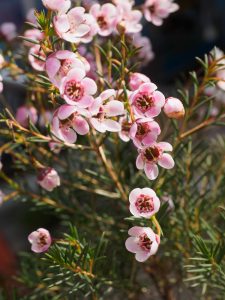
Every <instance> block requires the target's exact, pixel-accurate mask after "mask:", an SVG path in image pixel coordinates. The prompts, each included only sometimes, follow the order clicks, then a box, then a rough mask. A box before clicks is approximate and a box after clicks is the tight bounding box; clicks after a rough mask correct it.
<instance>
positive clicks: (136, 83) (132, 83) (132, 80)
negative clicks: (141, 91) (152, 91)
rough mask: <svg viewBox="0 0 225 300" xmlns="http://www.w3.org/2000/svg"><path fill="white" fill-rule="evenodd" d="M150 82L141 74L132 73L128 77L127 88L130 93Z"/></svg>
mask: <svg viewBox="0 0 225 300" xmlns="http://www.w3.org/2000/svg"><path fill="white" fill-rule="evenodd" d="M150 81H151V80H150V79H149V78H148V77H147V76H145V75H144V74H141V73H132V74H131V75H130V77H129V87H130V89H131V90H132V91H135V90H137V89H138V88H139V87H140V86H141V85H142V84H143V83H147V82H150Z"/></svg>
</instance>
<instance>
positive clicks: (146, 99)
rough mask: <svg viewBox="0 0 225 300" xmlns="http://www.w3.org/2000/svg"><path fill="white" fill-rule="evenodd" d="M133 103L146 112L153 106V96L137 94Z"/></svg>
mask: <svg viewBox="0 0 225 300" xmlns="http://www.w3.org/2000/svg"><path fill="white" fill-rule="evenodd" d="M135 104H136V106H137V107H138V108H139V109H140V110H141V111H142V112H146V111H147V110H149V108H151V107H152V106H154V102H153V98H152V97H150V96H149V95H145V94H143V95H139V96H138V97H137V99H136V101H135Z"/></svg>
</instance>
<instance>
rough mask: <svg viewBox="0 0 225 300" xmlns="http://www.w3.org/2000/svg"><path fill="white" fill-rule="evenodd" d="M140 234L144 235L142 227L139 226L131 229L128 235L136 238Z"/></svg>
mask: <svg viewBox="0 0 225 300" xmlns="http://www.w3.org/2000/svg"><path fill="white" fill-rule="evenodd" d="M142 233H145V231H144V227H140V226H134V227H132V228H130V229H129V231H128V234H129V235H131V236H134V237H136V236H137V237H138V236H139V235H141V234H142Z"/></svg>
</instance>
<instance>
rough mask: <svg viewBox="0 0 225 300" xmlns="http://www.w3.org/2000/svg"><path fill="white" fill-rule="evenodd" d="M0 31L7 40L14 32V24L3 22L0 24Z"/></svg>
mask: <svg viewBox="0 0 225 300" xmlns="http://www.w3.org/2000/svg"><path fill="white" fill-rule="evenodd" d="M0 33H1V34H2V35H3V36H4V38H5V39H6V40H7V41H9V42H10V41H11V40H13V39H14V38H15V37H16V35H17V33H16V25H15V24H14V23H12V22H5V23H3V24H2V25H1V26H0Z"/></svg>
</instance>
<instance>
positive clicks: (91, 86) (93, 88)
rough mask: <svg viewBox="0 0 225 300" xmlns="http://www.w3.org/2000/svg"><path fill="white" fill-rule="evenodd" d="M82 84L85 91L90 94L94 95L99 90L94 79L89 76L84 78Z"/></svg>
mask: <svg viewBox="0 0 225 300" xmlns="http://www.w3.org/2000/svg"><path fill="white" fill-rule="evenodd" d="M82 85H83V86H84V89H85V92H86V93H87V94H89V95H94V94H95V93H96V92H97V85H96V83H95V82H94V80H93V79H90V78H88V77H86V78H84V79H83V80H82Z"/></svg>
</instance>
